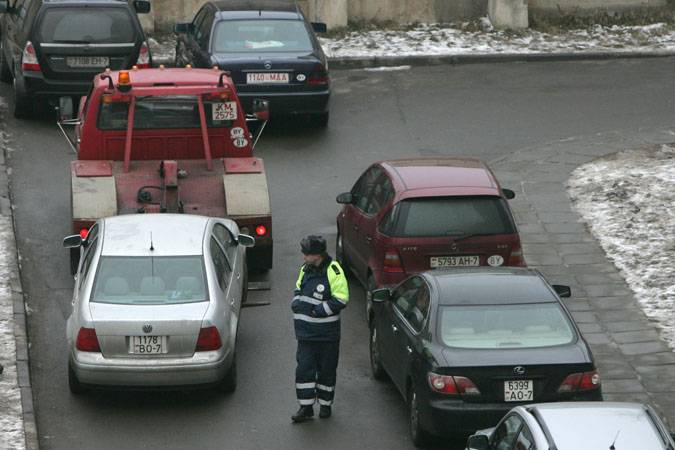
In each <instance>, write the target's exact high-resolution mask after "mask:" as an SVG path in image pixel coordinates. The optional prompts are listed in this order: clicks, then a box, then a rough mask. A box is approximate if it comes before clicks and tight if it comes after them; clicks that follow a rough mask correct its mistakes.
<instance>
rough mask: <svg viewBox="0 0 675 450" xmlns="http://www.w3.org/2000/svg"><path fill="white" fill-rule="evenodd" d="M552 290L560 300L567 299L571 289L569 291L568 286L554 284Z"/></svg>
mask: <svg viewBox="0 0 675 450" xmlns="http://www.w3.org/2000/svg"><path fill="white" fill-rule="evenodd" d="M553 290H554V291H555V292H556V293H557V294H558V296H559V297H560V298H569V297H571V296H572V289H570V287H569V286H563V285H561V284H554V285H553Z"/></svg>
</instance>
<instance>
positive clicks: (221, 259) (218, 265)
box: [210, 237, 230, 292]
mask: <svg viewBox="0 0 675 450" xmlns="http://www.w3.org/2000/svg"><path fill="white" fill-rule="evenodd" d="M210 249H211V261H212V262H213V268H214V269H215V271H216V277H218V285H219V286H220V289H222V291H223V292H225V291H227V286H228V282H229V276H230V266H229V265H228V263H227V258H226V257H225V253H224V252H223V249H222V248H221V247H220V244H218V242H217V241H216V239H215V238H214V237H211V245H210Z"/></svg>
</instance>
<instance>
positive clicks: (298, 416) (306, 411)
mask: <svg viewBox="0 0 675 450" xmlns="http://www.w3.org/2000/svg"><path fill="white" fill-rule="evenodd" d="M312 417H314V407H313V406H312V405H309V406H301V407H300V409H299V410H298V412H296V413H295V414H293V416H291V419H292V420H293V422H295V423H302V422H306V421H308V420H310V419H311V418H312Z"/></svg>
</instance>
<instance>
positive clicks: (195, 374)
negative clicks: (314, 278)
mask: <svg viewBox="0 0 675 450" xmlns="http://www.w3.org/2000/svg"><path fill="white" fill-rule="evenodd" d="M253 244H254V239H253V238H252V237H250V236H247V235H242V234H239V229H238V227H237V225H236V223H235V222H233V221H231V220H227V219H215V218H210V217H201V216H195V215H171V214H154V215H153V214H147V215H140V214H139V215H125V216H116V217H111V218H107V219H102V220H99V221H98V222H96V223H95V224H94V225H93V226H92V227H91V228H90V229H89V232H88V234H87V235H86V236H79V235H75V236H69V237H67V238H66V239H64V246H65V247H67V248H76V247H80V248H81V258H80V263H79V267H78V271H77V275H76V277H75V288H74V292H73V302H72V313H71V315H70V317H69V318H68V323H67V330H66V334H67V340H68V348H69V358H68V369H69V370H68V380H69V386H70V390H71V392H73V393H75V394H77V393H81V392H83V391H84V390H85V389H86V387H87V386H90V385H107V386H138V387H151V386H152V387H158V386H159V387H170V386H189V385H203V384H215V385H217V386H218V387H219V388H220V389H222V390H224V391H233V390H234V389H235V387H236V359H235V343H236V339H237V327H238V324H239V316H240V311H241V307H242V301H244V300H245V296H246V292H247V286H246V280H247V277H246V251H245V250H246V249H245V247H250V246H252V245H253Z"/></svg>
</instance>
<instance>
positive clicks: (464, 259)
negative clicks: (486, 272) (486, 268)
mask: <svg viewBox="0 0 675 450" xmlns="http://www.w3.org/2000/svg"><path fill="white" fill-rule="evenodd" d="M479 265H480V256H476V255H473V256H432V257H431V268H432V269H439V268H441V267H474V266H479Z"/></svg>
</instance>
